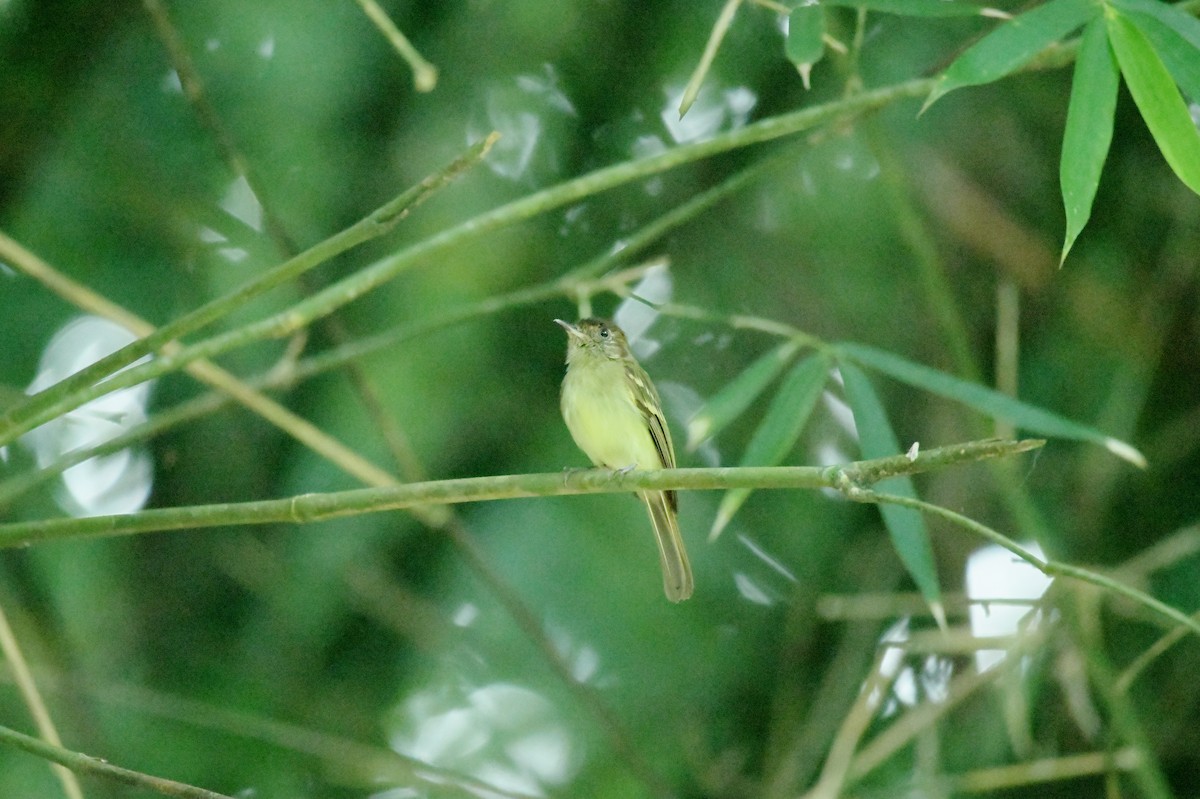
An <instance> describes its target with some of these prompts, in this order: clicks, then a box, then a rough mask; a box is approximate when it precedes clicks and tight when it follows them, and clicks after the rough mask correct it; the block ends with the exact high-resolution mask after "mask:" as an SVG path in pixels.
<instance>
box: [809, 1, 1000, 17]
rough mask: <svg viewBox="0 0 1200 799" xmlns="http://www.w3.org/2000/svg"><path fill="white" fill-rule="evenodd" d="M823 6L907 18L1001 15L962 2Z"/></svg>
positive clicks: (973, 4)
mask: <svg viewBox="0 0 1200 799" xmlns="http://www.w3.org/2000/svg"><path fill="white" fill-rule="evenodd" d="M821 5H823V6H845V7H847V8H865V9H867V10H868V11H879V12H881V13H884V14H898V15H901V16H905V17H969V16H995V15H997V14H998V13H1000V12H997V11H996V9H994V8H989V7H987V6H981V5H976V4H975V3H964V2H960V0H821Z"/></svg>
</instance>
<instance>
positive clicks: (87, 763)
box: [0, 727, 232, 799]
mask: <svg viewBox="0 0 1200 799" xmlns="http://www.w3.org/2000/svg"><path fill="white" fill-rule="evenodd" d="M0 743H3V744H7V745H8V746H12V747H15V748H17V749H22V750H24V751H26V752H28V753H29V754H31V755H37V756H38V757H41V758H44V759H46V760H49V761H51V762H52V763H58V764H59V765H60V766H65V767H67V768H69V769H70V770H71V771H74V772H75V773H77V774H87V775H89V776H93V777H103V778H105V779H109V780H115V781H116V782H120V783H123V784H125V785H130V786H133V787H135V788H142V789H145V790H149V791H154V792H155V793H160V794H162V795H163V796H174V797H178V799H232V797H230V796H227V795H226V794H223V793H217V792H215V791H209V790H206V789H204V788H197V787H196V786H194V785H188V784H186V783H182V782H176V781H175V780H168V779H164V778H163V777H155V776H153V775H150V774H143V773H141V772H140V771H133V770H132V769H127V768H121V767H120V766H114V765H113V764H112V763H109V762H108V761H107V760H102V759H100V758H98V757H92V756H90V755H85V754H83V753H81V752H72V751H71V750H70V749H63V748H62V747H61V746H53V745H51V744H48V743H46V742H45V741H42V740H39V739H37V738H33V737H31V736H29V735H25V734H23V733H19V732H17V731H16V730H11V729H9V728H8V727H0Z"/></svg>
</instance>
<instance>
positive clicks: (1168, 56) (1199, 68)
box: [1128, 6, 1200, 101]
mask: <svg viewBox="0 0 1200 799" xmlns="http://www.w3.org/2000/svg"><path fill="white" fill-rule="evenodd" d="M1169 7H1170V6H1168V8H1169ZM1128 16H1129V19H1130V20H1132V21H1133V22H1134V24H1135V25H1137V26H1138V28H1139V29H1140V30H1141V31H1142V33H1144V34H1146V38H1147V39H1149V40H1150V45H1151V46H1152V47H1153V48H1154V51H1155V52H1156V53H1158V57H1159V58H1161V59H1162V62H1163V64H1164V65H1165V66H1166V68H1167V71H1168V72H1170V73H1171V77H1172V78H1174V79H1175V82H1176V83H1177V84H1179V88H1180V89H1182V90H1183V93H1184V94H1186V95H1187V96H1188V97H1190V98H1192V100H1193V101H1200V44H1197V43H1195V42H1193V40H1191V39H1189V38H1185V37H1184V36H1183V35H1181V34H1180V33H1179V31H1178V30H1176V29H1175V28H1173V27H1171V26H1170V25H1167V24H1165V23H1163V22H1162V21H1161V20H1160V19H1159V18H1158V17H1152V16H1150V15H1149V14H1142V13H1137V12H1131V13H1130V14H1129V15H1128ZM1186 18H1187V19H1190V20H1191V21H1192V22H1195V23H1196V25H1197V26H1200V22H1198V21H1197V20H1195V19H1193V18H1192V17H1186Z"/></svg>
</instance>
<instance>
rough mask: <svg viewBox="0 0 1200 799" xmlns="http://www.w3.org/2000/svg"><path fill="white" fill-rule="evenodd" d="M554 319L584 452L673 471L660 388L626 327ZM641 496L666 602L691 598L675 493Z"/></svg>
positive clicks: (569, 412)
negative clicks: (562, 339)
mask: <svg viewBox="0 0 1200 799" xmlns="http://www.w3.org/2000/svg"><path fill="white" fill-rule="evenodd" d="M554 321H555V322H557V323H558V324H560V325H562V327H563V329H564V330H566V331H567V375H566V377H564V378H563V383H562V415H563V419H564V420H565V421H566V423H567V429H568V430H570V431H571V438H573V439H575V443H576V444H577V445H578V446H579V448H580V449H581V450H583V452H584V454H585V455H587V456H588V457H589V458H591V459H592V463H594V464H596V465H597V466H600V467H602V468H605V469H617V470H630V469H638V470H650V469H673V468H675V447H674V446H673V445H672V444H671V431H670V430H668V429H667V420H666V418H665V417H664V416H663V412H662V402H661V401H660V400H659V398H658V391H657V390H656V389H655V388H654V384H653V383H651V382H650V377H649V376H648V375H647V374H646V371H645V370H644V369H642V367H641V365H640V364H639V363H638V362H637V359H635V358H634V357H633V354H632V353H631V352H630V351H629V342H628V341H627V340H626V338H625V333H624V332H623V331H622V330H621V328H619V327H617V326H616V325H614V324H613V323H612V322H609V321H606V320H604V319H581V320H580V321H579V322H578V323H577V324H574V325H573V324H571V323H570V322H564V321H563V320H561V319H555V320H554ZM638 496H640V497H641V498H642V501H643V502H645V503H646V508H647V509H648V510H649V511H650V522H651V523H652V524H653V525H654V536H655V538H656V539H657V540H658V554H659V557H660V559H661V561H662V573H663V590H664V591H666V594H667V599H669V600H671V601H672V602H680V601H682V600H684V599H687V598H688V597H690V596H691V595H692V567H691V564H689V563H688V556H687V550H685V549H684V547H683V537H682V536H681V535H680V534H679V519H678V517H677V512H678V509H679V502H678V499H677V497H676V496H675V492H674V491H642V492H641V493H639V494H638Z"/></svg>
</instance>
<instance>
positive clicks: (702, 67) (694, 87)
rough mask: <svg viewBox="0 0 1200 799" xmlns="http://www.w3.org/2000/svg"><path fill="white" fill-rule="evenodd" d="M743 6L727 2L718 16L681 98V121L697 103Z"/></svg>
mask: <svg viewBox="0 0 1200 799" xmlns="http://www.w3.org/2000/svg"><path fill="white" fill-rule="evenodd" d="M741 4H742V0H725V5H724V6H723V7H722V8H721V13H720V14H719V15H718V16H717V21H716V23H715V24H714V25H713V29H712V32H711V33H710V34H709V35H708V42H707V43H705V45H704V52H703V53H702V54H701V55H700V61H699V63H697V64H696V69H695V70H693V71H692V77H691V78H689V79H688V82H687V86H685V87H684V89H683V96H682V97H680V98H679V118H680V119H683V115H684V114H686V113H687V112H688V109H689V108H691V107H692V103H694V102H696V96H697V95H699V94H700V86H701V84H703V83H704V76H705V75H707V74H708V70H709V68H710V67H711V66H712V62H713V59H714V58H716V57H717V50H719V49H720V48H721V42H722V41H723V40H724V39H725V34H726V33H728V32H729V26H730V25H732V24H733V18H734V16H735V15H736V14H737V10H738V6H740V5H741Z"/></svg>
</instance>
